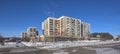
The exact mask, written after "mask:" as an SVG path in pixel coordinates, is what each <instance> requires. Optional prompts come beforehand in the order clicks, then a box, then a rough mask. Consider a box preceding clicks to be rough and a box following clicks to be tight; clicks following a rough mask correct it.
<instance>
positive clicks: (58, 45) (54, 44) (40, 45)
mask: <svg viewBox="0 0 120 54" xmlns="http://www.w3.org/2000/svg"><path fill="white" fill-rule="evenodd" d="M110 43H120V41H112V40H110V41H88V40H83V41H59V42H34V43H33V42H21V43H19V44H16V42H6V43H5V45H4V46H2V45H0V48H4V47H16V46H19V47H22V46H28V47H32V46H34V47H37V48H40V49H49V48H67V47H75V46H89V45H100V44H110Z"/></svg>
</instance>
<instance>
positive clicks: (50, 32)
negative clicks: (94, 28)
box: [42, 16, 90, 41]
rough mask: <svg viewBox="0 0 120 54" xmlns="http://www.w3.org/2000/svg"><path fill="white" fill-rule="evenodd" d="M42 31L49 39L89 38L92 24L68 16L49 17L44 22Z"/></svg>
mask: <svg viewBox="0 0 120 54" xmlns="http://www.w3.org/2000/svg"><path fill="white" fill-rule="evenodd" d="M42 31H43V35H44V36H45V37H46V39H47V40H48V41H49V40H54V41H55V40H71V39H80V38H82V37H86V38H87V37H88V35H89V33H90V24H88V23H84V22H82V21H81V20H79V19H75V18H71V17H67V16H62V17H60V18H58V19H57V18H53V17H48V18H47V19H46V20H45V21H44V22H42Z"/></svg>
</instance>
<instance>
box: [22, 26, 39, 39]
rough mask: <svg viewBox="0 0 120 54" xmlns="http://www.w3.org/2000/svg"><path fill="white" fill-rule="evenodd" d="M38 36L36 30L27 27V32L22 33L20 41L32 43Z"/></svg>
mask: <svg viewBox="0 0 120 54" xmlns="http://www.w3.org/2000/svg"><path fill="white" fill-rule="evenodd" d="M36 36H38V30H37V29H36V28H35V27H28V29H27V32H22V40H24V41H29V40H31V41H34V39H35V38H36Z"/></svg>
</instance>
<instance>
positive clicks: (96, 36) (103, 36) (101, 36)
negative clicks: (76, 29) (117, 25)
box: [90, 32, 113, 40]
mask: <svg viewBox="0 0 120 54" xmlns="http://www.w3.org/2000/svg"><path fill="white" fill-rule="evenodd" d="M90 39H99V40H111V39H113V36H112V35H111V34H110V33H108V32H95V33H92V34H91V35H90Z"/></svg>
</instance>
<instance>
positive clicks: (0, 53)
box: [0, 47, 96, 54]
mask: <svg viewBox="0 0 120 54" xmlns="http://www.w3.org/2000/svg"><path fill="white" fill-rule="evenodd" d="M0 54H96V51H95V50H87V49H84V48H82V47H72V48H64V49H49V50H46V49H41V50H39V49H36V48H34V47H20V48H4V49H0Z"/></svg>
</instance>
